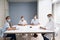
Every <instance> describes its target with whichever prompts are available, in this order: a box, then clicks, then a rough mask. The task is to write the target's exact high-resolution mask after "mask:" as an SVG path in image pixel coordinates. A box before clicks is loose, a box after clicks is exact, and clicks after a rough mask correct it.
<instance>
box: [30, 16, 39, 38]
mask: <svg viewBox="0 0 60 40" xmlns="http://www.w3.org/2000/svg"><path fill="white" fill-rule="evenodd" d="M31 25H40V22H39V20H38V18H37V16H36V15H35V16H34V18H33V19H32V20H31ZM37 36H38V35H37V34H36V33H34V35H33V37H35V38H36V37H37Z"/></svg>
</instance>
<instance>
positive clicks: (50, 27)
mask: <svg viewBox="0 0 60 40" xmlns="http://www.w3.org/2000/svg"><path fill="white" fill-rule="evenodd" d="M47 17H48V20H49V21H48V23H47V24H46V26H45V28H43V29H45V30H52V31H55V30H56V29H57V27H55V26H54V19H53V15H52V14H48V15H47ZM42 36H43V38H44V40H51V38H52V35H51V34H43V35H42Z"/></svg>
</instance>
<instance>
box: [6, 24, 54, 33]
mask: <svg viewBox="0 0 60 40" xmlns="http://www.w3.org/2000/svg"><path fill="white" fill-rule="evenodd" d="M13 27H16V30H10V31H8V30H7V31H5V33H53V32H54V31H51V30H43V29H40V26H39V25H38V26H36V25H35V26H31V25H27V26H18V25H14V26H13ZM30 27H32V28H30Z"/></svg>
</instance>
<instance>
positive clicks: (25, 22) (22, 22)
mask: <svg viewBox="0 0 60 40" xmlns="http://www.w3.org/2000/svg"><path fill="white" fill-rule="evenodd" d="M18 24H27V21H26V20H23V21H22V20H20V21H19V23H18Z"/></svg>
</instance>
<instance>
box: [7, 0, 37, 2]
mask: <svg viewBox="0 0 60 40" xmlns="http://www.w3.org/2000/svg"><path fill="white" fill-rule="evenodd" d="M8 1H9V2H36V1H37V0H8Z"/></svg>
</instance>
